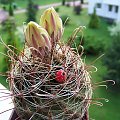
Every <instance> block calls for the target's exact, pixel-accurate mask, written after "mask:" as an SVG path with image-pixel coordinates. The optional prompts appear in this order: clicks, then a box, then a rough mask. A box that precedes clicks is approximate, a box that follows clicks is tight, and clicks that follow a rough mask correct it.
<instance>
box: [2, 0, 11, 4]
mask: <svg viewBox="0 0 120 120" xmlns="http://www.w3.org/2000/svg"><path fill="white" fill-rule="evenodd" d="M0 3H1V4H4V5H6V4H8V3H9V0H0Z"/></svg>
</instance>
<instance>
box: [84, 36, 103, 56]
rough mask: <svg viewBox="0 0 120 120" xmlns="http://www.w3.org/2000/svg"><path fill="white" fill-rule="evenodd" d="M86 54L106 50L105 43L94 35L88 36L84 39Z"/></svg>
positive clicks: (96, 53) (94, 53)
mask: <svg viewBox="0 0 120 120" xmlns="http://www.w3.org/2000/svg"><path fill="white" fill-rule="evenodd" d="M84 49H85V54H88V55H98V54H99V53H101V52H103V51H104V43H103V40H101V39H96V38H95V37H94V36H86V37H85V40H84Z"/></svg>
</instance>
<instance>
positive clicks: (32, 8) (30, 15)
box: [27, 0, 38, 22]
mask: <svg viewBox="0 0 120 120" xmlns="http://www.w3.org/2000/svg"><path fill="white" fill-rule="evenodd" d="M37 10H38V8H37V6H36V5H35V4H34V2H33V0H28V5H27V22H30V21H36V14H37Z"/></svg>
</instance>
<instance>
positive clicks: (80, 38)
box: [72, 36, 85, 53]
mask: <svg viewBox="0 0 120 120" xmlns="http://www.w3.org/2000/svg"><path fill="white" fill-rule="evenodd" d="M84 41H85V39H84V37H83V36H78V37H76V39H75V40H74V42H73V44H72V48H77V50H78V52H79V53H81V51H82V50H81V48H79V45H82V46H83V45H84ZM75 51H76V50H75Z"/></svg>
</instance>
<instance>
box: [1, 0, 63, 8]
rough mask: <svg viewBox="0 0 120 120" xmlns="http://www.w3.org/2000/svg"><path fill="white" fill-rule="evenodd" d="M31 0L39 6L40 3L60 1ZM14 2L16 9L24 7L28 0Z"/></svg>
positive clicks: (56, 0)
mask: <svg viewBox="0 0 120 120" xmlns="http://www.w3.org/2000/svg"><path fill="white" fill-rule="evenodd" d="M33 2H34V3H35V4H37V5H39V6H40V5H46V4H54V3H58V2H61V0H33ZM61 3H62V2H61ZM14 4H16V5H17V7H18V9H22V8H26V7H27V4H28V0H14ZM2 6H3V5H2V4H0V7H2Z"/></svg>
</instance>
